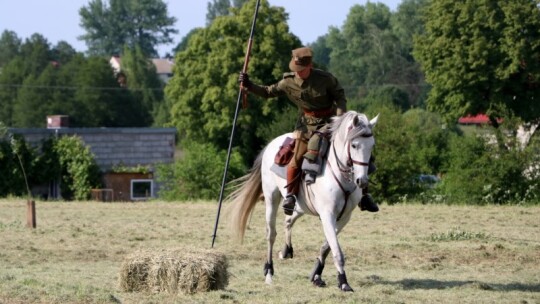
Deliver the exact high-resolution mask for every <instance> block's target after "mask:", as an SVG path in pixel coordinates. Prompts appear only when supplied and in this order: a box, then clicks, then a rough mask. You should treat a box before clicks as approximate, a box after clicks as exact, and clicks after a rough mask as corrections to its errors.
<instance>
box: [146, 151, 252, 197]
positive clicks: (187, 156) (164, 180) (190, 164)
mask: <svg viewBox="0 0 540 304" xmlns="http://www.w3.org/2000/svg"><path fill="white" fill-rule="evenodd" d="M226 157H227V151H219V150H218V149H217V148H216V147H215V146H213V145H212V144H201V143H195V142H189V143H185V144H184V156H183V158H182V159H180V160H178V161H176V162H175V163H173V164H162V165H159V166H158V167H157V177H156V178H157V180H158V181H159V182H160V183H161V184H162V186H161V189H160V190H159V197H160V198H162V199H164V200H168V201H172V200H193V199H206V200H209V199H217V198H218V197H219V192H220V190H221V183H222V180H223V171H224V169H225V160H226ZM243 163H244V162H243V160H242V157H241V156H240V153H238V152H237V151H233V152H232V155H231V158H230V161H229V168H228V171H227V173H228V175H227V181H230V180H232V179H235V178H238V177H240V176H242V175H244V173H245V171H246V167H245V165H244V164H243Z"/></svg>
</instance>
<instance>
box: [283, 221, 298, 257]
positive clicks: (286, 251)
mask: <svg viewBox="0 0 540 304" xmlns="http://www.w3.org/2000/svg"><path fill="white" fill-rule="evenodd" d="M300 217H301V215H300V214H298V213H296V212H294V213H293V214H292V215H290V216H286V217H285V246H284V247H283V250H282V251H280V252H279V258H280V259H282V260H284V259H292V258H293V257H294V250H293V246H292V227H293V225H294V223H295V222H296V220H297V219H298V218H300Z"/></svg>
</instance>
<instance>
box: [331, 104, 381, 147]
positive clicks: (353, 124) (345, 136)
mask: <svg viewBox="0 0 540 304" xmlns="http://www.w3.org/2000/svg"><path fill="white" fill-rule="evenodd" d="M349 126H350V129H349ZM371 128H372V126H371V124H370V123H369V119H368V118H367V116H366V115H365V114H362V113H358V112H355V111H348V112H346V113H345V114H343V115H341V116H335V117H333V118H332V122H331V123H330V131H331V133H332V140H335V139H336V138H341V139H342V140H345V141H349V140H352V139H353V138H356V137H358V136H363V137H368V136H371V135H372V134H373V133H372V131H371Z"/></svg>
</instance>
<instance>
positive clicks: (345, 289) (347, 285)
mask: <svg viewBox="0 0 540 304" xmlns="http://www.w3.org/2000/svg"><path fill="white" fill-rule="evenodd" d="M340 289H341V291H345V292H349V291H350V292H354V290H353V289H352V288H351V286H349V284H343V285H341V287H340Z"/></svg>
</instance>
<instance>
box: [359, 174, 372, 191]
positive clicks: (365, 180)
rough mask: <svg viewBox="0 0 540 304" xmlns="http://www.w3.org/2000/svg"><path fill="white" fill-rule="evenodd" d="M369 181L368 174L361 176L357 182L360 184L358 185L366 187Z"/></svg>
mask: <svg viewBox="0 0 540 304" xmlns="http://www.w3.org/2000/svg"><path fill="white" fill-rule="evenodd" d="M368 183H369V178H368V177H367V175H365V176H362V177H359V178H357V179H356V184H357V185H358V187H360V188H365V187H367V186H368Z"/></svg>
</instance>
